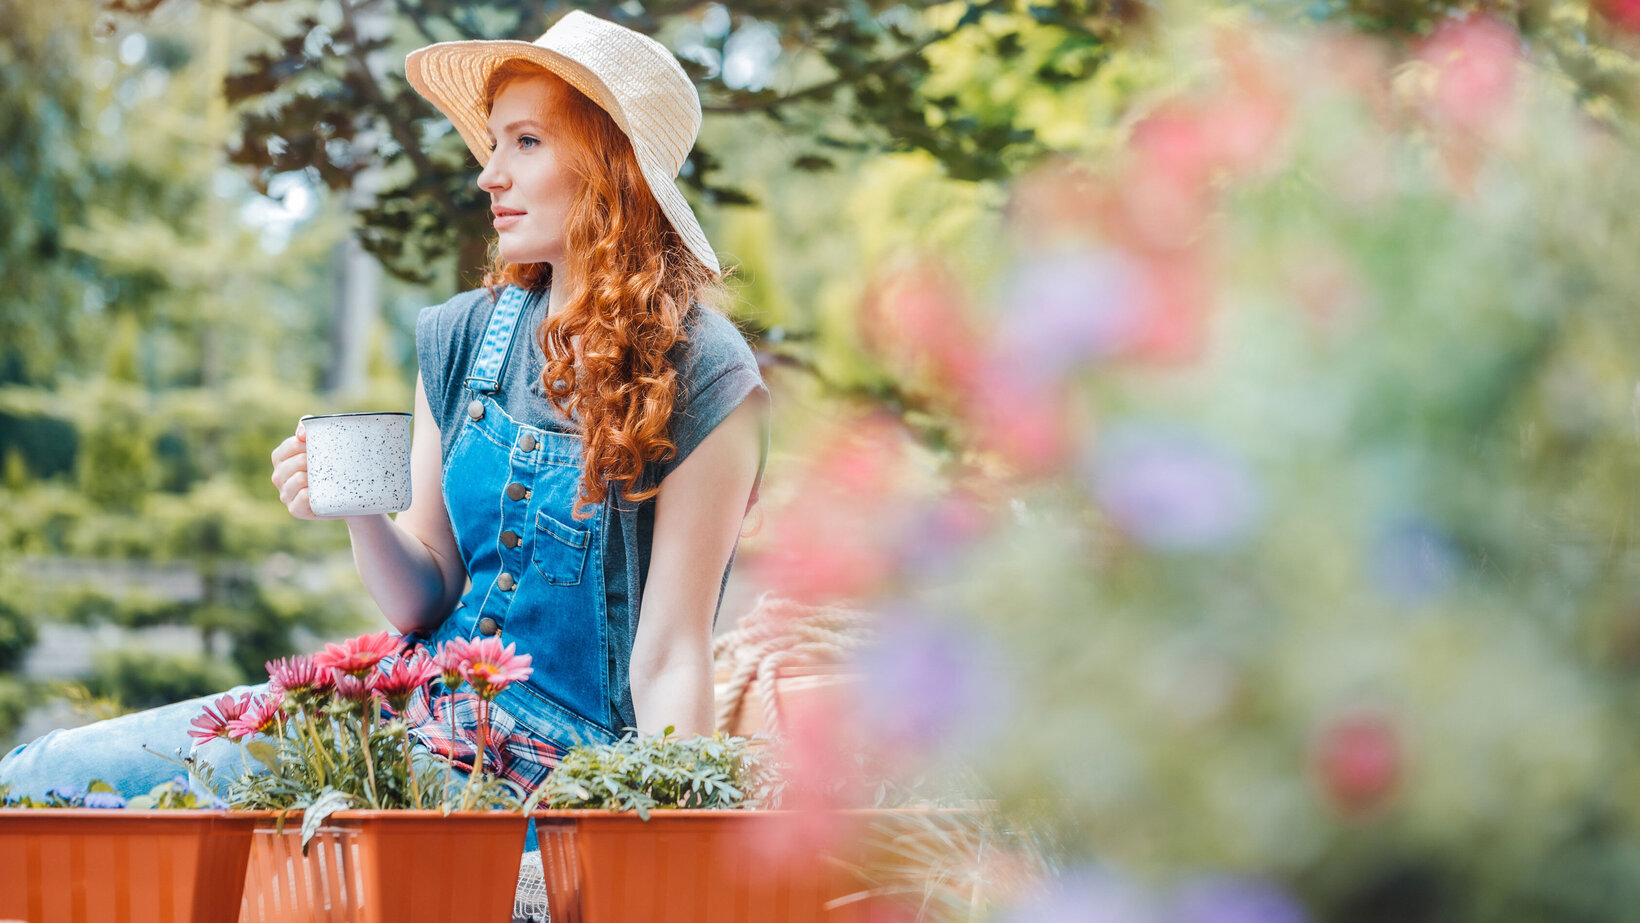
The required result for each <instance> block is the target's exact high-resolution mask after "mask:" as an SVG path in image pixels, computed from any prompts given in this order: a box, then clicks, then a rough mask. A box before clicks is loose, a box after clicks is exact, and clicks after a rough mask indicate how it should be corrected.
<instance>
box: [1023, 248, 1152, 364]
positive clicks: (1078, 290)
mask: <svg viewBox="0 0 1640 923" xmlns="http://www.w3.org/2000/svg"><path fill="white" fill-rule="evenodd" d="M1004 285H1005V287H1004V289H1003V293H1004V294H1003V296H1002V301H1003V304H1004V307H1005V311H1004V313H1003V316H1002V317H1001V318H1000V319H999V322H998V325H997V326H998V338H997V340H996V341H995V349H996V354H997V356H998V358H999V359H1001V360H1002V364H1003V366H1004V367H1006V368H1009V369H1010V370H1011V371H1013V372H1014V373H1015V374H1018V375H1021V376H1025V377H1031V378H1036V379H1038V380H1052V379H1058V378H1060V377H1062V376H1063V375H1064V374H1065V373H1066V372H1068V371H1070V370H1071V369H1072V368H1074V367H1075V366H1076V365H1078V364H1080V363H1082V362H1088V361H1099V360H1102V359H1108V358H1110V357H1111V356H1114V355H1116V354H1117V353H1119V352H1121V351H1122V350H1123V349H1126V348H1127V347H1129V346H1131V345H1132V344H1133V343H1134V342H1135V341H1136V340H1137V339H1138V337H1139V335H1140V334H1141V333H1142V332H1143V330H1144V317H1143V313H1142V306H1143V305H1144V303H1145V299H1144V298H1142V297H1141V293H1140V288H1141V286H1142V285H1143V280H1142V277H1141V276H1140V274H1139V273H1138V272H1137V271H1136V270H1135V269H1134V268H1133V267H1132V266H1130V265H1129V264H1128V263H1127V262H1126V261H1125V260H1123V259H1121V258H1120V257H1118V256H1116V255H1115V254H1112V253H1110V252H1108V251H1103V250H1096V249H1093V248H1089V247H1077V248H1074V249H1063V248H1062V249H1059V250H1057V251H1050V252H1048V253H1045V254H1042V255H1040V256H1036V257H1032V258H1030V259H1027V260H1025V261H1023V262H1021V263H1020V264H1019V265H1018V266H1016V267H1014V270H1013V272H1012V273H1011V274H1010V275H1009V277H1008V278H1007V281H1006V282H1005V283H1004Z"/></svg>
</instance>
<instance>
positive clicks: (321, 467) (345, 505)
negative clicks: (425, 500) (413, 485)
mask: <svg viewBox="0 0 1640 923" xmlns="http://www.w3.org/2000/svg"><path fill="white" fill-rule="evenodd" d="M302 426H303V428H304V429H306V430H307V457H308V458H307V465H308V506H310V507H312V509H313V514H314V515H315V516H364V515H367V514H370V513H397V512H399V511H401V510H405V509H408V508H409V507H410V414H407V413H327V414H321V415H319V416H314V417H303V418H302Z"/></svg>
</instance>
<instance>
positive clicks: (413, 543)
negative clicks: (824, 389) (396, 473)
mask: <svg viewBox="0 0 1640 923" xmlns="http://www.w3.org/2000/svg"><path fill="white" fill-rule="evenodd" d="M406 74H407V76H408V77H409V79H410V82H411V84H412V85H413V86H415V87H416V89H417V90H418V91H419V92H420V93H422V94H423V95H424V96H426V97H427V98H428V99H429V100H431V101H432V102H433V103H434V104H435V105H437V106H438V107H439V108H440V109H441V110H442V111H443V112H444V113H445V114H446V115H448V116H449V117H450V119H451V121H452V122H453V123H454V124H455V126H456V128H457V129H458V131H460V133H461V135H462V137H463V138H464V139H465V140H466V142H467V144H468V147H469V148H470V149H471V150H472V152H473V153H474V155H475V156H477V158H478V160H479V163H480V164H482V165H483V171H482V172H481V173H480V174H479V176H478V185H479V187H480V188H481V189H483V190H484V191H485V192H486V193H487V194H488V195H489V197H490V202H491V207H492V209H491V210H492V212H493V214H494V224H495V228H496V232H497V236H496V257H495V263H494V265H493V266H492V267H491V270H490V272H489V274H488V276H487V277H486V279H485V286H484V287H483V288H480V289H476V290H474V291H470V292H465V293H463V294H460V295H457V296H456V297H454V298H452V299H450V300H449V301H447V302H445V303H444V304H442V305H438V306H435V307H431V308H427V309H426V310H424V311H423V312H422V313H421V316H420V317H419V319H418V322H417V326H416V340H417V354H418V358H419V361H420V373H419V376H418V380H417V385H416V396H415V425H414V436H413V440H412V446H411V469H412V478H413V486H414V502H413V504H412V506H411V507H410V508H409V509H407V510H405V511H404V512H403V513H400V514H399V515H398V517H397V518H396V519H395V518H391V517H388V516H386V515H374V516H360V517H349V518H348V519H347V526H348V532H349V535H350V537H351V539H352V543H353V553H354V560H355V562H356V563H357V566H358V571H359V575H360V577H361V579H362V580H363V581H364V583H365V586H366V587H367V588H368V589H369V591H370V593H371V595H372V596H373V597H374V599H375V600H376V602H377V603H378V604H379V605H380V607H381V609H382V612H383V614H384V615H385V616H386V618H387V620H388V622H389V623H391V624H392V626H393V627H394V628H395V629H397V630H398V631H399V632H400V633H402V634H405V635H407V636H410V637H411V639H414V640H425V641H427V642H428V643H430V644H437V643H439V642H441V641H444V640H446V639H449V638H454V637H477V636H480V635H500V636H501V638H502V639H503V641H505V642H508V643H512V644H514V645H515V646H516V648H517V650H518V651H519V652H521V653H527V654H529V655H531V657H532V661H533V663H532V666H533V667H534V673H533V675H532V676H531V677H530V678H529V680H527V681H525V682H521V683H514V684H512V685H511V686H509V687H508V688H507V690H506V691H505V692H504V693H503V694H502V695H501V697H500V698H499V699H497V700H496V702H495V703H494V705H493V706H492V709H491V712H490V725H491V731H490V737H489V743H490V746H489V747H488V748H487V753H486V766H487V767H488V768H490V769H491V770H492V771H498V772H500V773H501V774H502V775H503V776H504V777H506V778H510V779H513V780H514V781H517V782H519V783H520V784H521V785H523V786H525V787H526V789H528V788H532V787H534V786H535V785H537V784H539V783H540V782H541V781H542V780H543V779H544V778H545V777H546V775H547V774H548V773H549V772H550V771H551V769H552V767H553V766H554V765H556V763H557V758H558V756H559V755H560V754H561V753H562V751H563V750H564V749H565V748H567V747H568V746H570V745H572V744H574V743H575V742H577V741H605V740H612V739H614V738H616V737H618V736H619V735H620V734H621V733H623V732H624V731H626V730H627V729H628V728H636V729H638V730H639V731H642V732H645V733H652V732H656V731H660V730H662V729H664V728H666V727H668V726H671V727H675V728H676V729H677V732H678V733H680V734H685V735H688V734H709V733H711V732H712V730H713V709H712V684H711V669H712V665H711V634H712V627H713V624H714V623H715V620H716V615H717V611H718V609H719V606H720V604H721V600H722V592H723V587H724V584H725V582H726V581H727V578H728V573H729V568H730V566H731V565H732V563H733V558H734V552H735V549H736V548H737V546H738V538H739V534H740V526H741V521H742V519H743V517H744V516H745V514H746V512H747V511H748V510H749V509H750V507H751V505H752V504H753V503H755V502H756V497H757V490H758V484H759V482H760V480H761V476H762V468H763V461H764V459H765V458H766V456H767V445H768V442H767V440H768V414H769V394H768V391H767V389H766V388H765V387H764V385H763V382H762V379H761V377H760V376H759V374H758V369H757V365H756V362H755V360H754V359H753V357H752V354H751V351H750V350H749V349H748V348H747V346H746V343H745V340H744V339H743V338H742V337H741V336H740V334H739V332H738V331H737V330H736V329H735V328H734V326H733V325H732V324H731V323H730V322H729V321H727V320H726V319H725V318H724V317H723V316H722V315H721V314H719V313H717V312H716V311H715V310H714V309H713V304H714V302H716V301H717V300H718V299H721V298H722V297H723V293H724V290H723V287H722V284H721V277H720V271H719V268H718V263H717V258H716V256H715V254H713V252H712V250H711V247H710V245H709V244H708V243H707V241H706V237H705V235H704V234H703V233H702V231H701V228H700V225H699V223H698V222H697V221H696V219H695V216H694V215H693V213H692V212H691V211H690V209H689V206H688V204H687V203H686V202H685V201H684V199H683V196H682V195H681V194H680V193H679V191H678V189H677V187H676V185H675V178H676V176H677V173H678V170H679V168H680V167H681V166H682V164H683V161H684V158H685V157H686V156H687V154H688V151H689V148H690V147H692V146H693V144H694V140H695V137H696V135H697V133H698V131H699V127H700V102H699V98H698V97H697V95H696V93H695V89H694V86H693V85H692V84H691V83H690V81H689V79H688V78H687V76H686V75H685V74H684V72H683V69H682V67H681V66H680V65H679V64H678V62H677V60H676V59H675V58H674V57H673V56H672V55H671V53H670V52H668V51H667V50H666V48H665V47H664V46H662V45H661V44H659V43H658V42H655V41H654V40H652V39H650V38H648V37H647V36H643V35H641V34H639V33H636V32H633V31H631V30H629V29H626V28H623V27H621V26H618V25H616V24H614V23H611V22H607V21H605V20H603V19H599V18H597V17H594V16H591V15H588V14H586V13H582V12H579V11H574V12H571V13H569V14H567V15H566V16H565V17H563V19H561V20H560V21H559V22H558V23H557V24H555V25H554V26H553V27H552V29H550V30H548V32H547V33H546V34H545V35H543V36H541V38H539V39H537V40H536V41H535V42H534V43H526V42H451V43H443V44H439V45H433V46H429V47H427V48H423V49H420V50H418V51H416V52H414V53H412V54H411V55H410V56H409V58H408V59H407V61H406ZM304 438H305V434H304V433H303V431H302V429H301V427H300V426H298V430H297V432H296V434H295V435H293V436H292V437H290V438H289V439H286V440H285V441H284V442H283V443H281V444H280V445H279V447H278V448H277V449H275V450H274V451H273V454H272V462H273V475H272V481H273V483H274V485H275V486H276V487H277V488H278V490H279V496H280V499H281V501H282V502H284V503H285V505H286V507H287V508H288V509H289V510H290V512H291V514H292V515H294V516H297V517H299V518H304V519H311V518H316V517H314V515H313V512H312V510H311V509H310V507H309V506H308V500H307V488H306V482H307V473H306V453H305V451H304V448H305V444H304ZM264 685H265V684H264ZM261 688H263V686H244V687H239V688H238V689H236V690H234V692H235V693H236V694H237V693H239V692H244V691H260V689H261ZM449 691H450V690H446V689H444V688H443V687H442V685H441V684H440V683H439V681H437V680H434V681H433V684H432V685H431V686H429V687H428V688H427V689H426V690H424V691H423V693H422V694H419V695H418V696H417V698H416V699H415V701H414V702H413V703H412V706H411V708H410V710H409V713H408V714H407V715H406V718H407V719H409V721H410V723H411V724H412V726H413V727H414V728H415V731H414V733H415V734H416V735H417V739H418V743H419V745H420V746H422V747H424V748H427V749H430V750H433V751H434V752H437V753H440V754H452V755H454V756H455V757H456V758H457V759H458V760H459V761H462V762H464V763H466V764H467V765H469V766H470V765H474V764H475V762H476V757H475V753H474V751H475V745H474V744H475V741H476V716H475V715H473V714H472V713H470V711H464V710H463V708H462V706H454V707H455V708H456V709H457V713H456V715H455V716H454V717H455V724H456V738H457V739H455V740H450V739H449V726H450V725H449V720H450V717H451V716H450V715H449V713H448V711H447V709H448V708H450V707H452V706H451V705H450V704H449V703H451V702H452V701H454V700H455V699H454V698H453V697H448V696H446V695H445V693H446V692H449ZM209 698H210V697H207V698H206V699H199V700H193V701H190V702H185V703H178V704H176V705H172V706H166V707H164V708H160V709H152V710H150V711H148V712H142V713H138V714H135V715H127V716H123V717H121V718H116V719H112V720H110V721H105V722H99V723H98V724H94V725H90V726H88V727H85V728H76V729H72V730H63V731H54V732H52V733H51V734H48V735H46V736H45V737H43V738H41V739H39V740H37V741H35V742H33V743H31V744H28V745H26V746H24V747H20V748H18V750H16V751H13V753H12V754H10V755H8V756H7V758H6V759H5V760H4V761H0V782H4V783H8V784H11V785H12V786H13V789H14V791H15V792H16V793H18V794H31V793H36V792H38V793H43V791H44V790H45V789H47V788H51V787H54V786H61V785H82V786H83V785H84V784H85V783H86V782H87V781H89V779H90V778H92V777H100V778H103V779H104V780H106V781H108V782H110V783H112V784H114V785H115V786H116V787H118V788H120V789H121V790H122V793H123V794H127V795H131V794H137V793H140V792H143V791H146V790H147V789H148V788H149V787H151V786H152V785H154V784H157V783H158V782H159V781H163V780H164V779H166V778H169V777H170V775H172V774H173V772H174V769H175V767H174V766H172V765H171V764H168V763H166V762H164V761H163V760H160V759H158V758H156V757H153V756H152V755H149V754H145V753H142V752H141V745H142V744H145V743H146V744H147V745H148V746H149V747H151V748H154V749H158V750H160V751H161V752H167V753H169V752H172V751H173V750H175V749H176V748H178V747H186V746H187V743H188V738H187V737H186V731H187V729H188V726H189V721H190V720H191V719H192V718H193V717H194V716H196V715H198V714H199V711H200V707H201V706H202V705H203V704H204V702H205V701H208V699H209ZM467 698H468V699H470V698H471V697H467ZM224 743H225V742H223V741H220V740H218V741H212V742H210V744H207V745H201V748H202V749H204V750H205V752H201V751H200V750H196V751H195V752H196V753H198V754H199V755H201V756H202V758H205V759H207V760H209V761H211V762H213V763H218V762H220V763H221V765H223V767H224V768H225V769H227V770H228V771H229V772H232V771H233V770H232V765H233V763H234V762H237V756H234V757H233V758H232V759H226V758H221V757H224V756H227V755H231V754H223V753H222V750H223V749H224V748H223V747H220V746H215V745H222V744H224ZM213 746H215V749H212V747H213Z"/></svg>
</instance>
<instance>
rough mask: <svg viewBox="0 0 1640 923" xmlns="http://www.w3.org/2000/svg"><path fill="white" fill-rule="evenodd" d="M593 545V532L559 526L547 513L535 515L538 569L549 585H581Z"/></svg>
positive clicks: (542, 511)
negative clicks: (588, 551) (582, 573)
mask: <svg viewBox="0 0 1640 923" xmlns="http://www.w3.org/2000/svg"><path fill="white" fill-rule="evenodd" d="M591 542H592V533H591V532H590V531H588V530H586V529H577V528H575V527H574V526H571V525H567V524H565V523H563V522H560V521H559V520H558V519H557V517H555V516H553V515H552V514H550V513H548V512H547V511H546V510H541V511H539V512H537V513H536V514H535V554H534V558H535V569H536V571H537V572H538V573H539V574H540V575H541V576H542V577H544V578H546V581H547V582H548V583H551V584H556V585H558V586H573V585H574V584H577V583H580V582H581V571H582V570H584V569H585V568H586V564H587V546H588V545H589V544H591Z"/></svg>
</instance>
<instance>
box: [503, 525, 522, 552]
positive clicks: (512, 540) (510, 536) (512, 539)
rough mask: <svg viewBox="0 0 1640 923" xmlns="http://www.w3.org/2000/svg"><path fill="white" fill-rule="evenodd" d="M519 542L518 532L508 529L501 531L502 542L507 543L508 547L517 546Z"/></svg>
mask: <svg viewBox="0 0 1640 923" xmlns="http://www.w3.org/2000/svg"><path fill="white" fill-rule="evenodd" d="M518 542H519V538H518V533H517V532H514V531H513V530H511V529H508V530H507V531H505V532H503V533H501V544H503V545H506V546H507V547H508V548H517V547H518Z"/></svg>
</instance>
